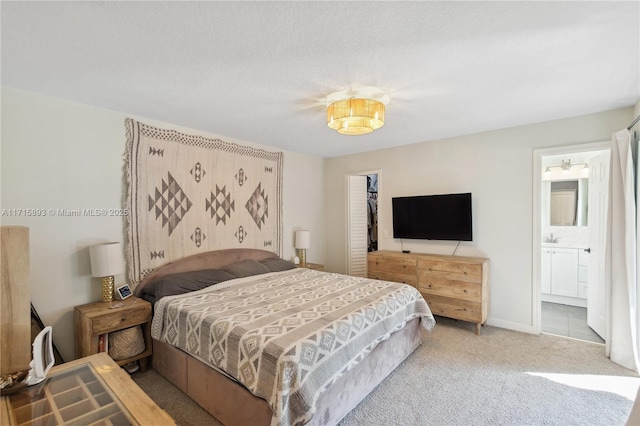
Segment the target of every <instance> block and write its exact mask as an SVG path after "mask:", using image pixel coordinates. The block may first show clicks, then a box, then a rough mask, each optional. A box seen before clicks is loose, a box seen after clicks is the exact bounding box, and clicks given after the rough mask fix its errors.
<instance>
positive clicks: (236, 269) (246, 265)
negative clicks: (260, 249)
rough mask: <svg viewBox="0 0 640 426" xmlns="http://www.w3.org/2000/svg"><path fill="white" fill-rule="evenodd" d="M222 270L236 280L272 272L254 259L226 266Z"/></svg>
mask: <svg viewBox="0 0 640 426" xmlns="http://www.w3.org/2000/svg"><path fill="white" fill-rule="evenodd" d="M220 269H221V270H223V271H227V272H228V273H230V274H231V275H233V276H234V277H236V278H243V277H250V276H252V275H259V274H266V273H267V272H271V270H270V269H269V268H267V267H266V266H265V265H263V264H262V263H260V262H258V261H257V260H253V259H247V260H243V261H241V262H237V263H232V264H231V265H227V266H224V267H222V268H220Z"/></svg>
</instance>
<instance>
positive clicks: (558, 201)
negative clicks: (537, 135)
mask: <svg viewBox="0 0 640 426" xmlns="http://www.w3.org/2000/svg"><path fill="white" fill-rule="evenodd" d="M609 153H610V148H609V143H608V142H602V143H597V144H585V145H577V146H572V147H561V148H552V149H545V150H537V151H536V152H535V156H534V182H535V184H536V185H535V188H534V244H533V250H534V251H533V253H534V288H535V290H534V297H533V300H534V301H533V303H534V306H533V312H534V327H535V328H536V330H538V331H540V332H542V333H549V334H555V335H560V336H565V337H570V338H574V339H580V340H587V341H591V342H597V343H604V339H605V338H606V336H605V330H606V324H605V323H604V318H605V315H604V309H605V308H604V307H605V299H604V294H605V292H604V254H605V253H604V251H605V239H606V221H607V217H606V214H607V202H608V176H609V172H608V167H609Z"/></svg>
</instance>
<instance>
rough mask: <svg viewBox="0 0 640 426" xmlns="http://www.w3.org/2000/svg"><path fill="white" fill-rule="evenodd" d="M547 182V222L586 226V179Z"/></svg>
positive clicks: (587, 189) (557, 224)
mask: <svg viewBox="0 0 640 426" xmlns="http://www.w3.org/2000/svg"><path fill="white" fill-rule="evenodd" d="M549 183H550V187H549V224H550V225H551V226H587V205H588V194H589V187H588V185H589V184H588V179H587V178H583V179H571V180H561V181H551V182H549Z"/></svg>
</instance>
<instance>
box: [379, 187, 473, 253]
mask: <svg viewBox="0 0 640 426" xmlns="http://www.w3.org/2000/svg"><path fill="white" fill-rule="evenodd" d="M391 203H392V209H393V238H407V239H414V240H451V241H473V226H472V225H473V223H472V222H473V221H472V217H471V193H463V194H445V195H419V196H412V197H394V198H392V199H391Z"/></svg>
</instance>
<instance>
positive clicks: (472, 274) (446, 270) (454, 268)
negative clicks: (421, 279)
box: [418, 259, 482, 282]
mask: <svg viewBox="0 0 640 426" xmlns="http://www.w3.org/2000/svg"><path fill="white" fill-rule="evenodd" d="M423 269H424V270H426V271H428V272H432V273H441V274H446V276H448V277H450V278H454V279H459V280H463V281H472V282H481V281H482V265H481V264H473V263H463V262H450V261H446V260H432V259H418V272H420V271H421V270H423Z"/></svg>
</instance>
